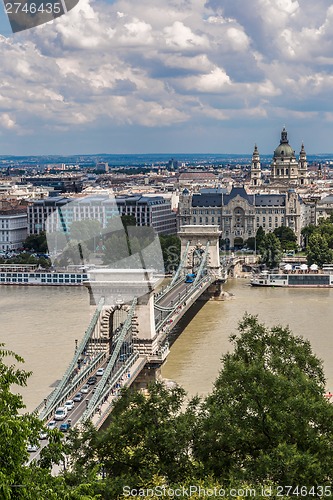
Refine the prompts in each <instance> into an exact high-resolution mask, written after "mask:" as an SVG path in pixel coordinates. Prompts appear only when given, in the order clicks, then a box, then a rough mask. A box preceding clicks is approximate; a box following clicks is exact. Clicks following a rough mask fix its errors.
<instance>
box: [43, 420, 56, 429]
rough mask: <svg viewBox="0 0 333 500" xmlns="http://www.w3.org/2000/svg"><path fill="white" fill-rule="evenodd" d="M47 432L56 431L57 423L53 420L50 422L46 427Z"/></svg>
mask: <svg viewBox="0 0 333 500" xmlns="http://www.w3.org/2000/svg"><path fill="white" fill-rule="evenodd" d="M46 427H47V428H48V430H49V431H52V430H53V429H56V427H57V422H56V421H55V420H51V422H49V423H48V424H47V426H46Z"/></svg>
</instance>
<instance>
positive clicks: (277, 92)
mask: <svg viewBox="0 0 333 500" xmlns="http://www.w3.org/2000/svg"><path fill="white" fill-rule="evenodd" d="M332 32H333V6H331V5H329V4H328V2H327V0H318V1H317V2H316V4H314V2H313V1H310V0H302V1H301V0H252V2H244V1H243V0H233V2H230V1H227V0H208V1H207V2H206V1H205V0H173V1H172V2H162V1H161V0H154V2H152V0H142V2H140V4H138V3H137V2H134V0H115V1H114V2H113V3H112V4H108V3H101V2H93V0H80V2H79V4H78V5H77V6H76V7H75V8H74V9H73V10H72V11H70V12H69V13H68V14H67V15H65V16H62V17H60V18H58V19H56V20H54V21H52V22H50V23H47V24H46V25H43V26H40V27H38V28H35V29H33V30H29V31H26V32H23V33H21V34H19V35H15V36H11V37H9V38H4V37H2V38H0V58H1V68H2V72H1V76H0V116H1V123H0V127H1V128H2V129H12V130H17V131H20V133H22V131H24V130H31V128H32V127H33V126H36V127H37V126H41V124H45V125H46V126H47V127H49V128H50V129H52V128H54V130H59V129H62V128H65V129H66V128H68V129H69V128H73V127H74V128H75V127H81V128H82V127H84V126H85V125H86V124H94V123H98V122H99V121H101V120H102V121H103V123H108V121H109V123H112V124H118V123H119V124H122V125H123V124H125V125H126V124H128V125H129V126H131V125H140V126H142V127H169V126H172V125H177V124H180V123H188V124H191V123H192V121H193V120H194V121H196V120H198V117H199V116H205V117H206V119H207V120H211V121H212V122H214V121H218V122H226V121H230V122H231V121H232V120H238V119H241V116H242V114H243V116H246V117H251V116H252V117H257V118H258V119H262V120H266V119H267V118H268V117H276V118H278V119H280V114H281V110H282V112H283V111H284V112H285V113H290V116H293V117H294V118H295V119H296V118H297V117H298V116H299V117H300V119H301V118H302V116H301V115H300V114H301V113H305V115H304V116H309V115H306V113H315V112H316V113H318V112H319V113H322V117H323V119H325V120H326V121H327V122H328V123H329V122H331V121H332V120H331V116H332V112H333V109H332V108H333V105H332V104H330V102H331V99H330V95H331V89H332V85H333V77H332V72H331V69H332V64H333V45H332V35H331V33H332ZM302 106H303V107H304V110H302V109H301V108H302ZM316 106H317V109H316ZM32 124H33V125H32Z"/></svg>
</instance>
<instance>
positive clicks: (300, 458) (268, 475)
mask: <svg viewBox="0 0 333 500" xmlns="http://www.w3.org/2000/svg"><path fill="white" fill-rule="evenodd" d="M239 332H240V334H239V335H233V336H232V337H231V340H232V343H233V346H234V351H233V353H231V354H226V355H224V356H223V358H222V364H223V368H222V370H221V372H220V375H219V377H218V379H217V381H216V383H215V387H214V390H213V392H212V394H211V395H210V396H208V398H207V400H206V401H205V403H204V412H203V413H202V414H201V422H200V426H199V432H198V433H197V436H198V442H197V445H196V449H195V455H196V456H197V457H198V458H199V459H200V460H201V462H202V463H203V465H204V468H205V472H206V474H212V475H213V476H215V477H217V478H221V479H222V478H223V477H224V478H229V479H230V480H232V478H238V479H243V480H251V481H252V482H256V481H259V482H260V481H261V482H265V481H273V482H274V483H276V484H291V485H297V484H302V485H320V484H331V481H332V479H333V475H332V474H333V473H332V470H333V444H332V431H333V424H332V419H333V406H332V405H331V404H330V403H328V402H327V401H326V400H325V398H324V397H323V393H324V390H325V378H324V373H323V368H322V363H321V361H319V360H318V359H317V357H316V356H315V355H314V354H313V353H312V351H311V346H310V344H309V342H308V341H306V340H304V339H302V338H301V337H297V336H293V335H292V333H291V332H290V330H289V328H288V327H286V328H283V327H281V326H275V327H272V328H268V327H267V326H265V325H263V324H260V323H259V322H258V319H257V317H255V316H251V315H245V317H244V318H243V320H242V321H241V323H240V325H239Z"/></svg>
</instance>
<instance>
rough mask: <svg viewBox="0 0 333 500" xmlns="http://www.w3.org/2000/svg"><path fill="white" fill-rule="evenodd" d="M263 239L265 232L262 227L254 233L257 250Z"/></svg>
mask: <svg viewBox="0 0 333 500" xmlns="http://www.w3.org/2000/svg"><path fill="white" fill-rule="evenodd" d="M264 238H265V231H264V230H263V228H262V226H259V227H258V230H257V233H256V244H257V249H258V248H260V246H261V244H262V242H263V240H264Z"/></svg>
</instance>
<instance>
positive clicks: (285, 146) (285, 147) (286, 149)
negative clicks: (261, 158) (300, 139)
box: [274, 127, 295, 158]
mask: <svg viewBox="0 0 333 500" xmlns="http://www.w3.org/2000/svg"><path fill="white" fill-rule="evenodd" d="M281 156H284V157H287V156H288V157H290V156H295V151H294V150H293V148H292V147H291V146H290V145H289V141H288V137H287V131H286V129H285V128H284V127H283V130H282V132H281V140H280V144H279V146H278V147H277V148H276V149H275V151H274V158H276V157H281Z"/></svg>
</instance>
